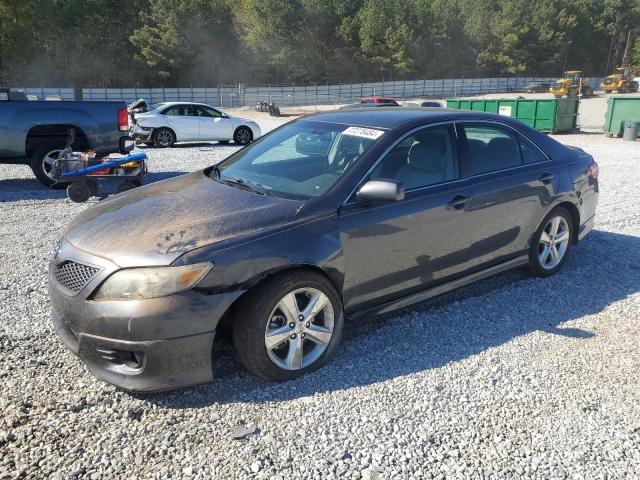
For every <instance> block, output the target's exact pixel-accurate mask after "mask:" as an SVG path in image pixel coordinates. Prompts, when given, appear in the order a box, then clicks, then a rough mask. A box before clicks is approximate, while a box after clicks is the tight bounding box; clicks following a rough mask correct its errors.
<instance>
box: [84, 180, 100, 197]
mask: <svg viewBox="0 0 640 480" xmlns="http://www.w3.org/2000/svg"><path fill="white" fill-rule="evenodd" d="M86 182H87V187H89V193H90V194H91V196H92V197H97V196H98V182H96V181H95V180H87V181H86Z"/></svg>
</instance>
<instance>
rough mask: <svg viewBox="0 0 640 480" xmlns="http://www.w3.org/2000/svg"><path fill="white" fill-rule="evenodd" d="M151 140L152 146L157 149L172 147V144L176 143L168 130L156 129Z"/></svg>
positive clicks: (174, 137)
mask: <svg viewBox="0 0 640 480" xmlns="http://www.w3.org/2000/svg"><path fill="white" fill-rule="evenodd" d="M151 139H152V140H153V145H154V146H156V147H158V148H169V147H173V144H174V143H176V136H175V135H174V134H173V132H172V131H171V130H169V129H168V128H159V129H157V130H156V131H154V132H153V135H152V136H151Z"/></svg>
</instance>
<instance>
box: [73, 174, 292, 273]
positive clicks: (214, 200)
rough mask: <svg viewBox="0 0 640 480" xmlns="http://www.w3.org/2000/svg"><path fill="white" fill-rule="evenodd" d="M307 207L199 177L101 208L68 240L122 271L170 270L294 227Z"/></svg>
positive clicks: (140, 191)
mask: <svg viewBox="0 0 640 480" xmlns="http://www.w3.org/2000/svg"><path fill="white" fill-rule="evenodd" d="M302 203H303V202H302V201H299V200H288V199H282V198H276V197H269V196H265V195H260V194H256V193H253V192H250V191H246V190H242V189H239V188H235V187H232V186H229V185H225V184H222V183H219V182H217V181H215V180H211V179H210V178H208V177H207V176H206V175H205V174H204V172H202V171H199V172H195V173H192V174H189V175H183V176H180V177H176V178H172V179H169V180H165V181H162V182H157V183H153V184H150V185H147V186H145V187H141V188H136V189H134V190H130V191H128V192H126V193H124V194H121V195H117V196H115V197H113V198H111V199H109V200H106V201H103V202H100V203H99V204H98V205H96V206H94V207H92V208H89V209H87V210H85V211H84V212H83V213H81V214H80V215H78V216H77V217H76V218H75V219H74V220H73V222H72V223H71V224H70V225H69V227H68V228H67V231H66V233H65V239H66V240H67V241H68V242H70V243H71V244H72V245H73V246H74V247H75V248H77V249H80V250H83V251H85V252H88V253H90V254H93V255H98V256H101V257H104V258H107V259H108V260H110V261H112V262H114V263H116V264H117V265H119V266H121V267H130V266H143V265H168V264H170V263H171V262H173V261H174V260H175V259H176V258H178V257H179V256H180V255H182V254H184V253H186V252H188V251H190V250H193V249H195V248H199V247H203V246H205V245H210V244H213V243H216V242H221V241H224V240H228V239H231V238H237V237H239V236H242V235H246V234H252V233H259V232H260V231H262V230H265V231H266V230H271V229H272V228H274V227H276V228H277V227H278V226H281V225H284V224H286V223H288V222H291V221H293V220H295V218H296V215H297V213H298V212H299V210H300V207H301V206H302Z"/></svg>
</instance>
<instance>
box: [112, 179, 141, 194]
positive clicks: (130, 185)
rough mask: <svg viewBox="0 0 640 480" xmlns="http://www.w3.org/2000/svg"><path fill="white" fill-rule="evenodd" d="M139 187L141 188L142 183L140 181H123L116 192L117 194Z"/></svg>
mask: <svg viewBox="0 0 640 480" xmlns="http://www.w3.org/2000/svg"><path fill="white" fill-rule="evenodd" d="M140 186H142V182H141V181H140V180H125V181H124V182H122V183H121V184H120V185H118V189H117V190H116V191H117V193H122V192H126V191H127V190H133V189H134V188H136V187H140Z"/></svg>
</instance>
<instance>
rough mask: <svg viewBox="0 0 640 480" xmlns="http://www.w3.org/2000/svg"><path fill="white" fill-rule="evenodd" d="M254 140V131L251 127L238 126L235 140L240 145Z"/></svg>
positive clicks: (234, 135)
mask: <svg viewBox="0 0 640 480" xmlns="http://www.w3.org/2000/svg"><path fill="white" fill-rule="evenodd" d="M252 140H253V132H252V131H251V129H250V128H249V127H238V128H236V131H235V132H234V133H233V141H234V142H235V143H237V144H238V145H248V144H250V143H251V141H252Z"/></svg>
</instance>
